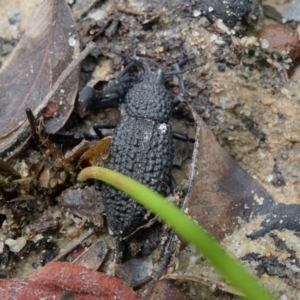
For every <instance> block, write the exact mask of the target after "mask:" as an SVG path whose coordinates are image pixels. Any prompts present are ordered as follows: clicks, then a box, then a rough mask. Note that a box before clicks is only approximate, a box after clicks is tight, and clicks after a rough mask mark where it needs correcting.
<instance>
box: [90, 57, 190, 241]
mask: <svg viewBox="0 0 300 300" xmlns="http://www.w3.org/2000/svg"><path fill="white" fill-rule="evenodd" d="M134 65H137V66H138V67H139V68H140V69H141V71H140V72H139V74H138V75H137V76H136V77H134V78H133V79H132V78H130V77H128V71H129V70H130V68H132V67H133V66H134ZM175 69H176V70H175V71H173V72H168V73H163V71H162V70H161V69H160V68H154V67H148V66H144V65H143V64H142V63H141V62H139V61H137V60H135V59H131V62H130V64H129V65H128V66H127V67H126V68H125V69H124V70H123V71H122V72H121V73H120V74H119V76H117V78H116V80H115V81H114V82H113V83H112V84H110V85H109V86H108V88H107V89H106V90H104V91H103V92H102V93H101V94H100V96H99V97H98V99H97V100H96V101H94V102H93V101H90V102H89V104H88V106H89V108H93V109H95V108H97V109H99V108H101V105H102V104H103V107H107V106H109V105H108V104H109V102H110V101H111V103H112V106H115V105H116V101H117V102H118V103H119V104H118V106H119V108H120V110H121V115H122V118H121V121H120V123H119V124H118V125H117V126H116V128H115V131H114V135H113V140H112V145H111V150H110V156H109V158H108V160H107V164H106V167H108V168H109V169H112V170H115V171H119V172H121V173H123V174H125V175H128V176H130V177H131V178H134V179H136V180H138V181H139V182H141V183H143V184H145V185H147V186H149V187H150V188H152V189H154V190H155V191H157V192H158V193H160V194H163V195H165V194H166V192H167V190H168V186H169V185H170V182H171V169H172V162H173V136H174V137H176V138H179V139H183V140H186V141H188V140H189V139H188V138H187V137H186V136H184V135H180V134H178V133H176V134H175V135H174V134H173V132H172V129H171V127H170V125H169V124H168V122H169V120H170V117H171V115H172V110H173V107H174V105H175V104H176V101H177V100H176V97H175V98H174V97H172V96H171V95H170V93H169V91H168V90H167V89H166V87H165V84H164V76H165V75H171V74H176V75H178V77H179V82H180V85H181V90H182V92H183V90H184V87H183V80H182V77H181V76H179V75H181V74H182V73H183V72H184V71H181V70H180V69H179V66H178V65H176V66H175ZM89 97H90V96H89ZM99 99H100V100H99ZM100 128H107V123H106V124H102V123H97V124H95V126H94V129H95V131H96V132H97V133H98V134H99V136H101V133H100V130H99V129H100ZM102 197H103V200H104V205H105V208H106V218H107V222H108V226H109V229H110V231H111V232H112V233H113V235H114V236H116V237H126V236H128V235H130V234H131V233H132V232H133V231H134V230H135V229H136V228H137V227H139V226H141V225H143V224H144V223H145V222H146V221H147V220H146V219H145V215H146V209H145V208H143V207H142V206H140V205H139V204H138V203H137V202H136V201H135V200H134V199H132V198H130V197H129V196H127V195H126V194H124V193H123V192H121V191H119V190H117V189H115V188H113V187H111V186H109V185H103V187H102Z"/></svg>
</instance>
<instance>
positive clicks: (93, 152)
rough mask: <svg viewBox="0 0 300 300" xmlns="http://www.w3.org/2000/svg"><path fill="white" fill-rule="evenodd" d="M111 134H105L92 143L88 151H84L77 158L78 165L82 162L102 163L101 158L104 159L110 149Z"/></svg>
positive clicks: (100, 164)
mask: <svg viewBox="0 0 300 300" xmlns="http://www.w3.org/2000/svg"><path fill="white" fill-rule="evenodd" d="M111 140H112V137H111V136H107V137H105V138H103V139H101V140H100V141H99V142H97V143H96V144H95V145H93V146H92V147H91V148H90V149H89V150H88V151H86V152H85V153H84V154H83V155H82V156H81V157H80V159H79V163H78V165H81V164H82V163H88V164H90V165H93V166H95V165H99V166H102V165H103V160H105V159H106V158H107V157H108V155H109V151H110V145H111Z"/></svg>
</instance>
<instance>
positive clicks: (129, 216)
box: [102, 116, 173, 236]
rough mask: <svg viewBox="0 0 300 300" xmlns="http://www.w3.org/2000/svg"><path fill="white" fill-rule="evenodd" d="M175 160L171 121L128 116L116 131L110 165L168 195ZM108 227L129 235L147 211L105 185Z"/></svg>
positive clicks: (117, 233)
mask: <svg viewBox="0 0 300 300" xmlns="http://www.w3.org/2000/svg"><path fill="white" fill-rule="evenodd" d="M172 162H173V140H172V132H171V128H170V126H169V125H168V124H165V123H157V122H155V121H152V120H147V119H140V118H136V117H132V116H124V117H123V118H122V120H121V122H120V124H119V125H118V127H117V128H116V130H115V134H114V137H113V141H112V146H111V153H110V157H109V159H108V164H107V167H108V168H109V169H112V170H115V171H118V172H121V173H123V174H125V175H128V176H130V177H132V178H134V179H136V180H138V181H139V182H141V183H143V184H145V185H148V186H149V187H151V188H152V189H154V190H155V191H157V192H158V193H161V194H165V193H166V191H167V189H168V183H169V177H170V173H171V168H172ZM102 196H103V200H104V205H105V208H106V218H107V222H108V226H109V228H110V229H111V231H112V232H113V234H114V235H116V236H127V235H129V234H130V233H131V232H132V231H134V230H135V229H136V228H137V227H138V226H140V225H142V224H143V223H145V222H146V221H147V220H145V219H144V216H145V214H146V210H145V209H144V208H143V207H142V206H140V205H139V204H138V203H137V202H136V201H135V200H133V199H132V198H130V197H129V196H127V195H126V194H124V193H122V192H121V191H118V190H116V189H115V188H113V187H111V186H109V185H105V186H104V187H103V190H102Z"/></svg>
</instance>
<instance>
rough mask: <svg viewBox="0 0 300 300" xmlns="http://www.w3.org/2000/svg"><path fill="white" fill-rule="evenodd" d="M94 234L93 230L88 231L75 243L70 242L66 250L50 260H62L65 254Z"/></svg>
mask: <svg viewBox="0 0 300 300" xmlns="http://www.w3.org/2000/svg"><path fill="white" fill-rule="evenodd" d="M94 233H95V231H94V229H91V228H90V229H89V230H88V231H87V232H86V233H84V234H83V235H81V236H80V237H79V238H78V239H76V240H75V241H73V242H71V243H70V244H69V245H68V246H67V248H66V249H65V250H64V251H63V252H62V253H59V254H58V255H57V256H56V257H54V258H53V259H52V261H59V260H61V259H62V258H64V257H65V256H66V255H67V254H69V253H70V252H71V251H73V250H74V249H75V248H76V247H78V246H79V245H80V244H81V243H82V242H83V241H84V240H86V239H87V238H89V237H90V236H91V235H93V234H94Z"/></svg>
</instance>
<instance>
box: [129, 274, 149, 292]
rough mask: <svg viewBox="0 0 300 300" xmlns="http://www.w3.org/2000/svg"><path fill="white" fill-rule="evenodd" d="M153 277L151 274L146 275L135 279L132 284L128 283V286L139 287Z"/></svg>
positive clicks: (134, 288)
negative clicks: (137, 279)
mask: <svg viewBox="0 0 300 300" xmlns="http://www.w3.org/2000/svg"><path fill="white" fill-rule="evenodd" d="M152 279H153V277H152V276H146V277H145V278H143V279H141V280H139V281H136V282H134V283H133V284H131V285H130V287H131V288H132V289H133V290H136V289H138V288H139V287H141V286H142V285H144V284H146V283H148V282H150V281H151V280H152Z"/></svg>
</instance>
